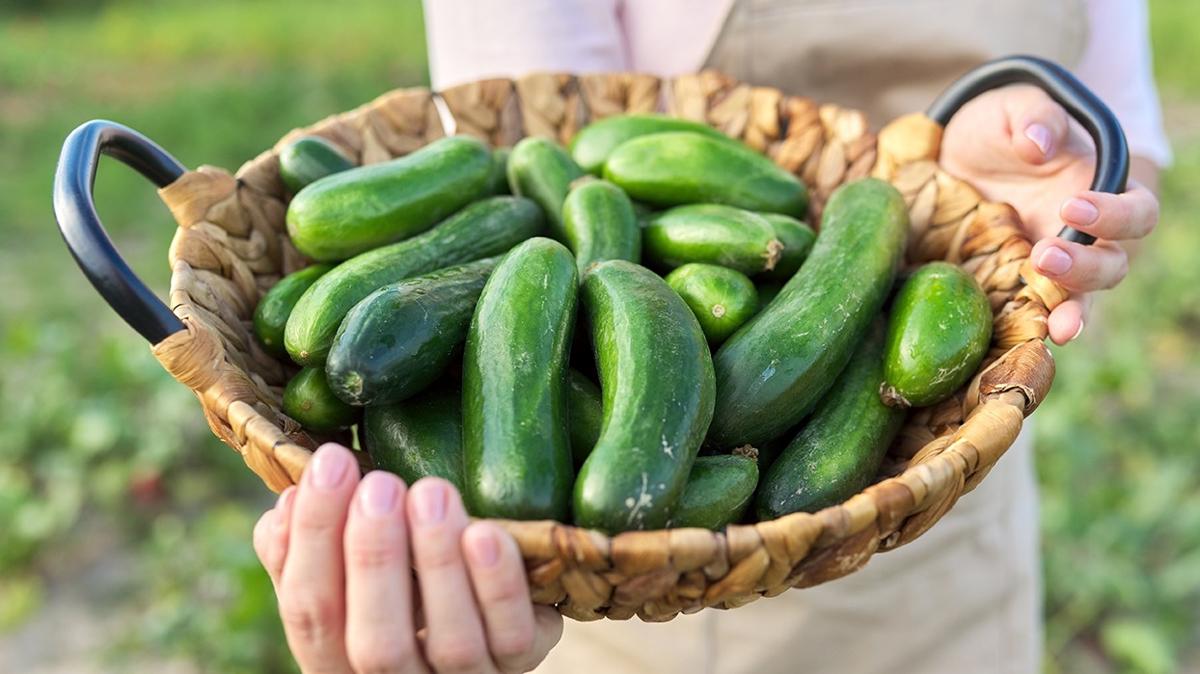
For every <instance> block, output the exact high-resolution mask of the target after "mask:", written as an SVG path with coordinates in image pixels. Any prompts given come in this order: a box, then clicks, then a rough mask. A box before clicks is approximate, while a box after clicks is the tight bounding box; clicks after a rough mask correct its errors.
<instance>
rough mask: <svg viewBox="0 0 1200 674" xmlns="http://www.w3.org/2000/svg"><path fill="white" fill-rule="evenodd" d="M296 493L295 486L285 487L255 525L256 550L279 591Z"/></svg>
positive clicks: (272, 582) (276, 589)
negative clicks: (272, 506)
mask: <svg viewBox="0 0 1200 674" xmlns="http://www.w3.org/2000/svg"><path fill="white" fill-rule="evenodd" d="M295 495H296V488H295V487H288V488H287V489H284V490H283V492H281V493H280V494H279V501H278V502H276V504H275V507H274V508H273V509H271V510H268V511H267V512H265V513H263V516H262V517H261V518H259V520H258V524H256V525H255V526H254V551H255V552H256V553H257V554H258V559H259V561H261V562H262V565H263V568H264V569H266V571H267V575H268V576H270V577H271V584H272V585H273V586H275V591H276V592H277V593H278V591H279V577H280V575H281V574H282V573H283V562H284V560H285V559H286V558H287V547H288V523H289V522H290V521H291V517H292V503H293V501H294V497H295Z"/></svg>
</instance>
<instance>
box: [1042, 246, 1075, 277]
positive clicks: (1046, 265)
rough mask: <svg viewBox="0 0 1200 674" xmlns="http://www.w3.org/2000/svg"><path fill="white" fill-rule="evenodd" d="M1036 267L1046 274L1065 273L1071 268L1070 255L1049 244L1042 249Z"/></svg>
mask: <svg viewBox="0 0 1200 674" xmlns="http://www.w3.org/2000/svg"><path fill="white" fill-rule="evenodd" d="M1038 268H1039V269H1041V270H1042V271H1043V272H1046V273H1047V274H1053V275H1056V276H1057V275H1059V274H1065V273H1067V272H1068V271H1070V270H1071V256H1070V255H1067V253H1066V251H1064V250H1063V249H1061V248H1055V247H1053V246H1051V247H1050V248H1047V249H1046V250H1044V251H1042V255H1041V257H1039V258H1038Z"/></svg>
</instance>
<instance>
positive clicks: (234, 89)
mask: <svg viewBox="0 0 1200 674" xmlns="http://www.w3.org/2000/svg"><path fill="white" fill-rule="evenodd" d="M1151 9H1152V25H1153V32H1154V52H1155V59H1156V70H1157V74H1158V78H1159V84H1160V87H1161V90H1162V96H1163V102H1164V108H1165V112H1166V119H1167V125H1168V130H1169V132H1170V134H1171V138H1172V141H1173V143H1174V147H1175V153H1176V161H1175V165H1174V167H1172V168H1171V169H1170V171H1168V172H1167V173H1166V175H1165V179H1164V182H1163V191H1162V201H1163V218H1162V224H1161V225H1160V228H1159V230H1158V232H1157V233H1156V234H1155V235H1154V237H1153V238H1151V239H1150V241H1149V243H1148V244H1147V245H1146V247H1145V249H1144V251H1143V253H1142V255H1141V257H1140V258H1139V259H1138V260H1137V261H1136V263H1135V265H1134V271H1133V273H1132V274H1131V276H1130V277H1129V279H1128V280H1127V281H1126V282H1125V283H1124V285H1122V287H1121V288H1120V289H1119V290H1118V291H1116V292H1114V293H1112V294H1111V295H1110V296H1109V297H1108V298H1106V299H1105V300H1104V301H1103V302H1101V303H1100V304H1099V307H1098V311H1097V315H1096V318H1095V319H1093V321H1092V322H1091V323H1090V324H1089V325H1088V329H1087V331H1086V332H1085V333H1084V336H1083V338H1082V339H1081V340H1080V341H1079V342H1077V343H1075V344H1072V345H1071V346H1070V347H1068V348H1063V349H1056V350H1055V355H1056V356H1057V358H1058V363H1059V373H1058V378H1057V380H1056V382H1055V386H1054V390H1053V392H1052V394H1051V397H1050V399H1049V400H1048V401H1047V402H1046V404H1045V405H1043V406H1042V408H1041V409H1040V410H1039V411H1038V413H1037V417H1038V420H1039V422H1040V423H1039V424H1038V426H1037V432H1038V433H1037V441H1038V457H1039V472H1040V476H1041V482H1042V485H1043V494H1044V500H1043V504H1042V530H1043V549H1044V552H1045V570H1046V594H1047V597H1046V618H1047V643H1046V652H1047V655H1048V659H1047V660H1048V663H1047V667H1048V669H1049V670H1050V671H1052V672H1083V671H1088V672H1090V671H1097V672H1118V671H1120V672H1124V671H1133V672H1172V671H1192V672H1197V671H1200V627H1197V625H1198V622H1200V621H1198V618H1200V615H1198V613H1200V489H1197V485H1198V484H1200V348H1198V347H1200V262H1197V255H1198V254H1200V220H1198V218H1197V214H1198V213H1200V75H1197V74H1196V72H1195V68H1196V67H1197V66H1198V65H1200V2H1195V1H1193V0H1155V1H1153V2H1151ZM427 77H428V76H427V73H426V62H425V44H424V36H423V34H422V22H421V13H420V6H419V2H416V1H415V0H354V1H346V0H343V1H340V2H337V3H307V2H295V1H294V0H255V1H254V2H248V1H246V0H208V1H206V2H182V1H174V0H172V1H160V2H136V3H135V2H108V3H106V2H101V1H99V0H92V1H86V0H57V1H49V2H39V1H37V0H0V371H2V372H3V375H2V376H0V671H3V672H17V671H21V672H64V673H65V672H71V673H85V672H91V671H155V672H194V671H213V672H275V671H292V666H291V664H290V658H289V656H288V654H287V650H286V647H285V645H284V643H283V639H282V633H281V630H280V628H279V625H278V618H277V614H276V613H275V605H274V598H273V595H272V592H271V588H270V584H269V582H268V580H267V577H266V576H265V575H264V574H263V573H262V572H261V571H260V569H259V567H258V565H257V563H256V561H255V559H254V555H253V552H252V551H251V548H250V530H251V526H252V524H253V522H254V520H255V519H256V518H257V516H258V514H259V513H260V512H261V511H262V510H263V509H264V508H265V507H266V506H267V505H268V504H269V503H270V499H269V495H268V494H267V492H266V491H265V489H264V488H262V486H261V484H260V483H259V482H258V480H257V478H255V477H254V476H253V475H252V474H251V473H250V472H249V471H248V470H246V468H245V467H244V465H243V464H242V462H241V460H240V458H239V457H238V456H237V455H236V454H235V453H234V452H233V451H231V450H230V449H228V448H227V447H225V446H224V445H221V444H220V443H218V442H217V441H216V440H215V439H213V438H212V436H211V434H210V433H209V431H208V429H207V427H206V426H205V424H204V421H203V418H202V416H201V413H200V408H199V405H198V403H197V402H196V400H195V398H194V397H193V396H192V395H191V394H190V393H189V392H188V391H187V390H185V389H184V388H183V386H181V385H179V384H177V383H175V382H174V381H173V380H171V379H170V378H169V377H168V376H167V374H166V373H165V372H163V370H162V369H161V368H160V367H159V365H158V363H157V362H156V361H155V360H154V358H153V357H151V355H150V353H149V351H148V349H147V346H146V344H145V343H143V342H142V341H141V340H140V338H138V337H137V336H136V335H135V334H134V333H133V332H132V331H131V330H130V329H128V328H127V327H126V326H125V325H124V324H122V323H121V322H120V321H119V320H118V319H117V318H116V317H115V316H114V315H113V313H112V312H111V311H110V310H109V309H108V307H107V306H105V305H104V304H103V303H102V302H101V301H100V300H99V299H98V297H97V295H96V294H95V293H94V291H93V290H92V289H91V287H90V286H89V285H88V284H87V282H86V281H85V280H84V279H83V277H82V276H81V275H80V273H79V272H78V271H77V270H76V268H75V267H74V265H73V264H72V262H71V260H70V258H69V256H68V255H67V253H66V250H65V248H64V247H63V245H62V242H61V240H60V239H59V237H58V233H57V230H56V229H55V227H54V222H53V219H52V217H51V213H50V182H51V175H52V172H53V168H54V162H55V160H56V158H57V156H58V150H59V147H60V144H61V142H62V140H63V137H64V136H65V135H66V134H67V132H69V131H70V130H71V129H72V128H73V127H74V126H75V125H77V124H78V123H80V122H82V121H85V120H87V119H90V118H95V117H103V118H109V119H113V120H117V121H120V122H123V123H125V124H128V125H130V126H132V127H134V128H136V129H138V130H140V131H142V132H144V133H145V134H147V135H148V136H150V137H151V138H153V139H155V140H157V141H158V142H160V143H161V144H162V145H163V146H164V147H166V148H167V149H168V150H170V151H171V152H172V153H174V154H175V155H176V156H177V157H178V158H179V159H180V160H181V161H182V162H183V163H184V164H185V165H187V166H198V165H200V164H214V165H217V166H222V167H226V168H229V169H235V168H236V167H237V166H239V165H240V164H241V163H242V162H243V161H245V160H246V159H248V158H250V157H253V156H255V155H256V154H258V153H259V152H260V151H262V150H263V149H265V148H267V147H269V146H270V145H272V144H273V143H274V141H275V140H276V139H277V138H279V137H280V136H281V135H283V134H284V133H285V132H287V131H288V130H289V129H292V128H293V127H296V126H301V125H304V124H307V123H310V122H312V121H315V120H316V119H319V118H321V117H324V116H326V115H328V114H331V113H334V112H339V111H342V110H346V109H349V108H351V107H354V106H356V105H358V104H359V103H362V102H364V101H366V100H369V99H371V98H373V97H375V96H376V95H377V94H379V93H382V92H383V91H385V90H388V89H391V88H394V87H398V86H407V85H414V84H422V83H426V82H427ZM96 196H97V202H98V204H99V210H100V214H101V216H102V218H103V219H104V222H105V224H106V225H107V226H108V228H109V231H110V232H111V234H112V235H113V238H114V239H115V240H116V242H117V245H118V247H119V248H120V249H121V250H122V252H123V253H124V254H125V256H126V258H127V259H128V260H129V261H130V262H131V264H132V265H133V267H134V268H135V269H137V270H138V272H139V273H140V274H142V276H143V278H145V279H146V280H147V281H148V282H149V284H150V285H151V287H152V288H155V289H156V290H158V291H159V292H160V293H163V294H165V289H166V287H167V283H168V277H169V272H168V269H167V265H166V251H167V246H168V244H169V242H170V240H171V236H172V234H173V231H174V228H175V225H174V222H173V221H172V219H171V218H170V216H169V215H168V213H167V212H166V209H165V208H164V207H163V206H162V204H161V202H160V201H159V200H158V198H157V197H156V195H155V193H154V190H153V189H152V188H151V187H150V185H149V184H147V183H146V182H144V181H143V180H142V179H140V178H139V177H138V176H136V175H135V174H134V173H133V172H132V171H130V170H129V169H126V168H124V167H122V166H120V165H118V164H116V163H115V162H111V161H110V162H107V163H105V164H104V165H103V168H102V169H101V171H100V175H99V179H98V180H97V185H96Z"/></svg>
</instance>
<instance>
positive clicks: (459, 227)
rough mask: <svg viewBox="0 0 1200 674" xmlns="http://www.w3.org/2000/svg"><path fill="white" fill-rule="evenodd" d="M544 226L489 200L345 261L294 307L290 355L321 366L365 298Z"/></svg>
mask: <svg viewBox="0 0 1200 674" xmlns="http://www.w3.org/2000/svg"><path fill="white" fill-rule="evenodd" d="M544 226H545V221H544V220H543V218H542V211H541V209H540V208H538V207H537V204H535V203H533V202H532V201H530V200H528V199H522V198H520V197H491V198H490V199H484V200H482V201H479V202H476V203H474V204H471V205H470V206H467V207H466V208H464V209H462V210H461V211H459V212H458V213H456V214H454V215H453V216H452V217H450V218H448V219H447V220H446V221H445V222H443V223H441V224H440V225H438V226H437V227H434V228H433V229H431V230H429V231H428V232H425V233H424V234H419V235H417V236H415V237H413V238H411V239H407V240H404V241H400V242H398V243H393V244H392V245H390V246H384V247H383V248H377V249H375V250H372V251H367V252H366V253H363V254H362V255H359V256H357V257H355V258H353V259H350V260H347V261H345V262H343V263H342V264H340V265H338V266H337V267H335V268H334V269H333V270H332V271H330V272H329V273H327V274H325V275H324V276H322V277H321V278H320V279H318V280H317V282H316V283H314V284H313V285H312V287H311V288H309V289H308V291H307V292H305V293H304V295H302V296H301V297H300V301H299V302H297V303H296V308H295V309H294V310H293V311H292V315H291V317H290V318H288V323H287V329H286V330H285V331H284V344H285V345H286V346H287V351H288V354H289V355H291V357H292V360H295V361H296V362H297V363H300V364H301V365H319V364H321V363H324V362H325V357H326V355H327V354H328V353H329V347H330V345H332V344H333V338H334V335H335V334H336V333H337V329H338V326H340V325H341V324H342V319H344V318H345V317H346V314H347V313H349V311H350V309H351V308H353V307H354V305H355V304H358V303H359V302H360V301H362V299H363V298H364V297H366V296H367V295H370V294H371V293H372V292H374V291H376V290H378V289H379V288H382V287H383V286H385V285H388V284H389V283H395V282H396V281H400V280H403V279H406V278H409V277H412V276H417V275H419V274H424V273H427V272H431V271H433V270H435V269H441V268H442V267H447V266H450V265H455V264H462V263H463V262H470V261H471V260H478V259H479V258H483V257H488V256H491V255H499V254H500V253H503V252H505V251H507V250H508V249H509V248H512V247H513V246H515V245H517V244H518V243H520V242H522V241H524V240H525V239H528V238H529V237H531V236H534V235H536V234H538V233H540V232H541V231H542V229H543V227H544Z"/></svg>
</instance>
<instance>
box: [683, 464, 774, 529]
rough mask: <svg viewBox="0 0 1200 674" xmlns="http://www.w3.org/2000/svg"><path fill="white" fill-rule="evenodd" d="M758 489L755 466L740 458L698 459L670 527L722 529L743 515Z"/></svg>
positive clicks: (756, 467)
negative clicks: (755, 490) (756, 488)
mask: <svg viewBox="0 0 1200 674" xmlns="http://www.w3.org/2000/svg"><path fill="white" fill-rule="evenodd" d="M757 486H758V462H757V461H756V460H755V459H754V458H752V457H749V456H745V455H741V454H718V455H715V456H701V457H697V458H696V462H695V463H694V464H692V472H691V473H690V474H689V475H688V481H687V486H686V487H684V489H683V496H681V497H680V498H679V503H678V505H676V506H675V511H674V512H673V513H672V514H671V523H670V526H671V527H680V528H682V527H701V528H703V529H712V530H713V531H716V530H719V529H724V528H725V527H726V526H727V525H729V524H732V523H734V522H737V521H738V520H740V519H741V518H742V515H743V514H745V512H746V509H747V507H748V506H749V505H750V501H751V500H753V497H754V489H755V487H757Z"/></svg>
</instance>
